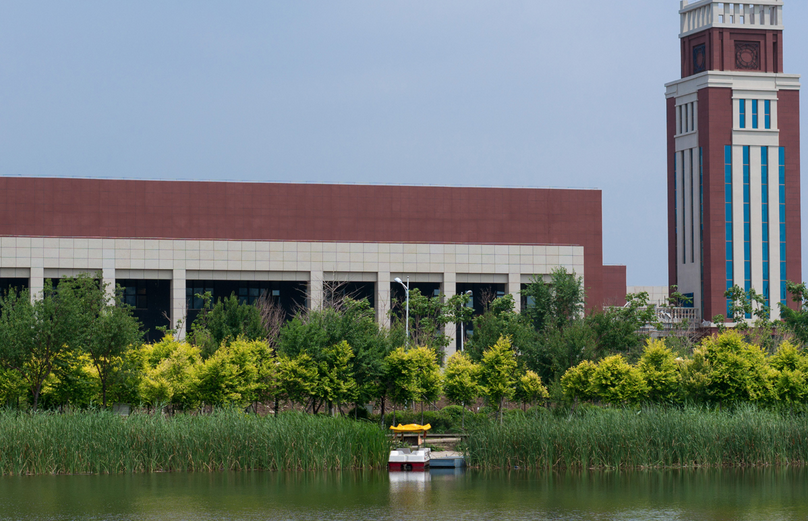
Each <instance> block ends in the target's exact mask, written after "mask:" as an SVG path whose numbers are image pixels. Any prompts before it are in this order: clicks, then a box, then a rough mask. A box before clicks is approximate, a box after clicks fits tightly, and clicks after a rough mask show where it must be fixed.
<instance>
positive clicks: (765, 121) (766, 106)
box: [763, 100, 772, 130]
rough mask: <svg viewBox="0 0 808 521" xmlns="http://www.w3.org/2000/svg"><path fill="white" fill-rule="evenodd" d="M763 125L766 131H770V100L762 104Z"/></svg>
mask: <svg viewBox="0 0 808 521" xmlns="http://www.w3.org/2000/svg"><path fill="white" fill-rule="evenodd" d="M763 111H764V114H763V124H764V126H765V128H766V130H771V128H772V102H771V100H766V101H764V102H763Z"/></svg>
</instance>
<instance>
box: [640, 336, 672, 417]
mask: <svg viewBox="0 0 808 521" xmlns="http://www.w3.org/2000/svg"><path fill="white" fill-rule="evenodd" d="M638 368H639V370H640V373H641V374H642V376H643V378H644V379H645V382H646V384H647V386H648V399H649V400H650V401H651V402H671V401H673V400H674V399H675V397H676V396H677V394H678V393H679V388H680V385H681V374H680V373H679V366H678V365H677V364H676V360H675V359H674V356H673V352H672V351H671V350H670V349H668V347H667V346H666V345H665V341H664V340H648V343H647V344H646V346H645V351H644V352H643V354H642V357H640V362H639V364H638Z"/></svg>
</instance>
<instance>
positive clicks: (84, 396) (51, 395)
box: [40, 349, 100, 408]
mask: <svg viewBox="0 0 808 521" xmlns="http://www.w3.org/2000/svg"><path fill="white" fill-rule="evenodd" d="M99 390H100V381H99V378H98V373H97V372H96V370H95V368H94V367H93V364H92V361H91V360H90V357H89V356H87V354H86V353H84V352H82V350H80V349H76V350H71V351H68V352H65V353H63V354H62V355H60V356H59V359H58V360H57V361H56V363H55V364H54V370H53V372H52V373H51V374H50V376H48V378H47V380H45V383H44V385H43V386H42V394H41V396H40V399H41V404H42V406H43V407H45V408H56V407H65V406H72V407H88V406H90V405H91V404H93V402H95V401H96V400H97V398H98V393H99ZM96 403H97V402H96Z"/></svg>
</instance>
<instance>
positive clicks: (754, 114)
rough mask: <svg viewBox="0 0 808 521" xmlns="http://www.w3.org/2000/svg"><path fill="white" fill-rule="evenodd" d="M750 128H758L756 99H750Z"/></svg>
mask: <svg viewBox="0 0 808 521" xmlns="http://www.w3.org/2000/svg"><path fill="white" fill-rule="evenodd" d="M752 128H758V100H756V99H753V100H752Z"/></svg>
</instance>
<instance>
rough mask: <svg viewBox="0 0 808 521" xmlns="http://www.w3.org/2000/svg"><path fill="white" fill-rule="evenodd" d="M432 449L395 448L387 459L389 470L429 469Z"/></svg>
mask: <svg viewBox="0 0 808 521" xmlns="http://www.w3.org/2000/svg"><path fill="white" fill-rule="evenodd" d="M430 453H431V450H430V449H393V450H391V451H390V457H389V458H388V460H387V470H389V471H390V472H399V471H411V470H412V471H424V470H429V459H430Z"/></svg>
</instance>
